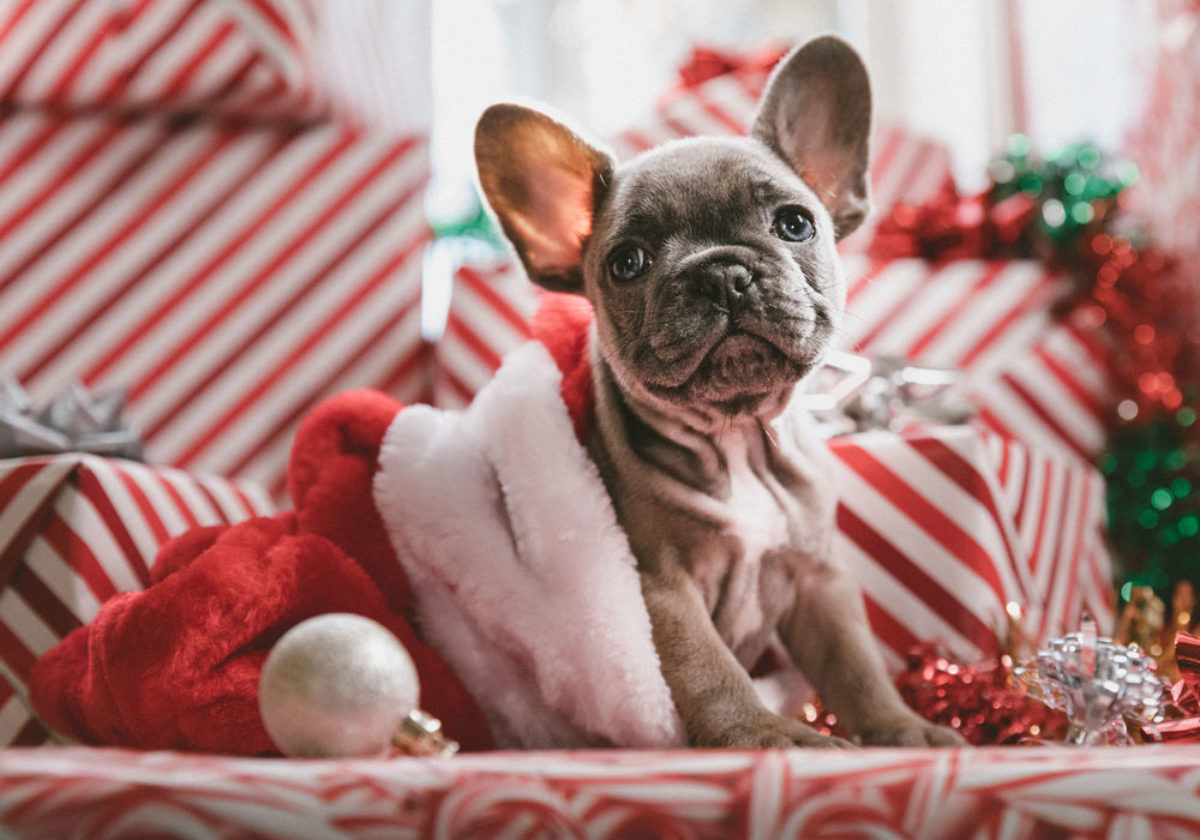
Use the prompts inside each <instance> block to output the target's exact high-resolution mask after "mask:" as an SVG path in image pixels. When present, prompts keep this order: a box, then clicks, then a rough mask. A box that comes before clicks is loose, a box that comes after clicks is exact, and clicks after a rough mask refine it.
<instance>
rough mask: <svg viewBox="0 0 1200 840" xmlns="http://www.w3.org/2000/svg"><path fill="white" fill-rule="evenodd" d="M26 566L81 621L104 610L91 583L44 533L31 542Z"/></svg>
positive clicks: (85, 622) (89, 619) (92, 617)
mask: <svg viewBox="0 0 1200 840" xmlns="http://www.w3.org/2000/svg"><path fill="white" fill-rule="evenodd" d="M25 565H26V568H27V569H28V570H29V571H31V572H32V573H33V574H35V575H37V577H38V579H39V580H41V581H42V583H44V584H45V585H46V588H47V589H49V590H50V591H51V592H52V593H54V597H56V598H58V600H59V601H61V602H62V603H63V606H65V607H66V608H67V609H69V610H70V611H71V614H72V615H73V616H75V617H76V618H77V619H79V623H80V624H89V623H91V621H92V619H94V618H95V617H96V614H97V613H99V612H100V600H99V599H98V598H97V597H96V595H95V593H93V592H92V590H91V589H89V588H88V585H87V582H86V581H85V580H84V579H83V578H82V577H80V575H79V573H78V572H76V571H75V570H74V569H72V568H71V566H70V564H68V563H67V562H66V560H65V559H64V558H63V557H61V556H60V555H59V553H58V552H57V551H55V550H54V548H53V547H52V546H51V545H50V543H48V542H46V540H45V539H43V538H42V537H41V536H38V537H36V538H34V540H33V542H31V543H30V544H29V551H28V552H27V553H26V555H25ZM138 588H139V589H140V588H141V587H138Z"/></svg>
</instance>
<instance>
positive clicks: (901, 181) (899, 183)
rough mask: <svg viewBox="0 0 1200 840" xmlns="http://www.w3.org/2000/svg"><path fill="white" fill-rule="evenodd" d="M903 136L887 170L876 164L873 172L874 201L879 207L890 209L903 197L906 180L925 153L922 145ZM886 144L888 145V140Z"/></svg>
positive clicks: (906, 184)
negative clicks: (919, 157)
mask: <svg viewBox="0 0 1200 840" xmlns="http://www.w3.org/2000/svg"><path fill="white" fill-rule="evenodd" d="M897 131H898V129H897ZM901 134H902V136H901V139H900V142H899V143H898V144H897V147H896V152H895V154H894V155H893V156H892V158H891V160H889V161H888V165H887V166H886V167H885V168H880V167H879V165H878V164H876V166H875V167H873V168H872V171H871V175H872V184H871V185H872V188H873V189H872V200H873V201H874V202H876V206H877V207H888V208H890V207H891V206H892V205H894V204H895V203H896V202H897V200H898V199H899V198H900V197H901V196H902V195H903V193H904V189H905V187H906V186H908V183H907V181H906V180H905V178H906V176H907V175H908V171H909V169H911V168H912V166H913V164H914V162H915V161H916V160H917V158H918V156H919V155H920V154H921V153H922V152H923V151H924V149H923V148H922V144H921V143H919V142H917V141H915V140H914V139H913V138H911V137H909V136H907V135H904V134H903V133H901ZM887 139H891V138H890V137H889V138H887ZM884 142H885V143H886V142H887V140H885V141H884Z"/></svg>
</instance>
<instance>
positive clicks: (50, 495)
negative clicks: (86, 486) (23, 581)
mask: <svg viewBox="0 0 1200 840" xmlns="http://www.w3.org/2000/svg"><path fill="white" fill-rule="evenodd" d="M46 463H47V462H46V461H44V460H42V461H38V462H36V463H32V464H27V465H21V466H19V467H17V468H16V469H15V470H14V471H13V472H12V473H10V474H9V475H7V476H6V477H5V478H4V480H3V481H2V482H0V509H3V508H5V507H7V506H8V505H9V504H10V503H11V502H12V500H13V499H14V498H15V497H16V495H17V493H19V492H20V491H21V489H22V488H23V487H24V486H25V485H26V484H28V483H29V481H30V480H31V479H33V478H34V477H35V476H37V475H38V474H39V473H41V471H42V470H44V469H45V468H46ZM70 475H71V474H70V473H69V472H67V473H64V474H63V475H62V476H61V477H60V479H59V481H58V483H57V484H56V485H55V486H54V487H48V488H47V489H46V493H45V494H44V495H43V496H42V497H41V499H39V500H38V505H37V507H36V508H34V509H33V510H32V511H30V512H29V515H28V516H27V517H26V518H25V521H24V522H22V523H21V524H20V526H19V527H18V529H17V532H16V533H15V534H12V535H10V536H9V538H8V542H7V545H6V546H5V548H4V551H3V552H0V591H2V590H3V587H4V585H5V583H6V582H7V581H8V580H9V578H10V577H11V576H12V575H14V574H16V572H17V570H18V568H19V566H20V564H21V562H22V561H23V560H24V559H25V553H26V552H27V551H28V550H29V544H30V543H31V542H33V539H34V537H36V536H37V535H38V534H39V533H40V532H41V530H42V527H43V525H44V524H45V522H46V519H47V518H48V517H49V516H50V515H51V513H52V512H53V510H54V498H55V496H57V495H58V492H59V489H60V488H61V487H62V485H63V484H64V483H66V481H67V480H68V479H69V478H70Z"/></svg>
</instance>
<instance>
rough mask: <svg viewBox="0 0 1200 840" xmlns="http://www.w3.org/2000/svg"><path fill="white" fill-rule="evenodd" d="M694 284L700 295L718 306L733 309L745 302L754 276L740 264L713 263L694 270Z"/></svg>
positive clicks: (722, 261) (723, 261)
mask: <svg viewBox="0 0 1200 840" xmlns="http://www.w3.org/2000/svg"><path fill="white" fill-rule="evenodd" d="M696 282H697V285H698V286H699V289H700V294H702V295H704V296H705V297H706V298H708V299H709V300H711V301H712V302H713V303H715V304H717V305H718V306H721V307H724V308H726V309H735V308H737V307H738V306H739V305H740V304H741V303H742V301H744V300H745V298H746V290H747V289H749V288H750V285H751V284H752V283H753V282H754V274H753V273H751V271H750V269H749V268H747V267H746V266H745V265H743V264H742V263H740V262H727V261H725V260H721V261H713V262H708V263H705V264H704V265H701V266H698V267H697V268H696Z"/></svg>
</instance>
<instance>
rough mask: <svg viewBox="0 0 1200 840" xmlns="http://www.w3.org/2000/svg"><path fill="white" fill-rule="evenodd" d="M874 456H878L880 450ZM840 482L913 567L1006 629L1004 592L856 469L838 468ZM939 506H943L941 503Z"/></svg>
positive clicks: (857, 510)
mask: <svg viewBox="0 0 1200 840" xmlns="http://www.w3.org/2000/svg"><path fill="white" fill-rule="evenodd" d="M864 448H866V447H864ZM868 451H870V450H869V449H868ZM872 454H874V455H876V456H878V452H877V451H876V452H872ZM889 455H890V453H889ZM889 460H890V459H889ZM839 464H840V462H839ZM837 480H838V486H839V489H840V491H841V492H840V498H841V499H842V502H843V504H845V505H846V506H847V507H848V508H850V509H851V510H852V511H853V512H854V514H855V515H856V516H858V517H859V518H861V519H863V520H865V521H867V522H870V523H871V526H872V528H874V529H875V530H877V531H879V532H880V533H882V534H886V535H887V536H888V540H889V542H891V543H892V544H893V545H894V546H896V547H897V548H898V549H900V550H901V551H902V552H903V553H904V555H905V557H907V558H908V559H909V561H910V562H911V563H912V564H913V565H914V566H917V567H918V568H920V569H922V570H923V571H925V572H926V574H928V575H929V576H930V577H931V578H933V579H934V580H937V581H938V582H939V583H941V585H942V586H943V587H944V588H945V589H946V590H947V591H949V592H951V593H954V594H955V596H956V599H957V600H959V601H960V602H961V603H962V606H963V607H964V608H965V609H967V610H969V611H970V612H972V613H974V614H975V615H976V616H977V617H978V618H979V619H980V620H981V621H982V622H983V623H984V624H986V625H988V626H989V627H992V628H995V629H999V628H1001V627H1003V626H1004V620H1005V619H1004V615H1005V613H1004V602H1003V601H1004V594H1003V593H994V592H992V589H991V587H990V586H989V585H988V584H987V582H985V581H984V580H983V578H981V577H979V575H978V574H977V573H976V572H975V571H974V570H973V569H971V568H969V567H968V566H966V565H965V564H964V563H963V562H962V561H961V560H960V559H959V558H958V557H957V556H955V555H954V554H952V553H950V552H949V551H947V550H946V548H944V547H943V546H942V544H941V543H940V542H938V541H937V540H935V539H934V538H933V537H932V536H931V535H930V534H929V533H928V532H926V531H925V529H924V528H922V527H921V525H920V523H917V522H914V521H913V520H911V519H909V518H908V517H907V516H906V515H905V514H904V513H902V512H901V511H900V510H899V509H897V508H896V507H895V505H894V504H893V503H892V500H890V499H888V498H887V497H885V496H883V495H882V494H880V493H879V491H877V490H876V489H875V488H874V487H872V486H871V485H870V484H868V483H867V482H866V481H864V480H863V479H861V478H859V476H858V475H857V473H855V472H854V471H853V470H851V469H850V468H848V467H846V466H844V465H842V466H839V469H838V478H837ZM914 492H915V491H914ZM939 507H944V506H943V505H941V504H939Z"/></svg>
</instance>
